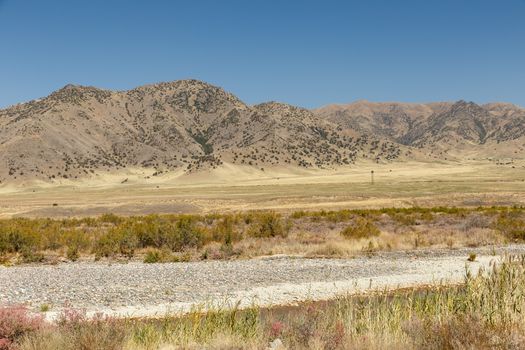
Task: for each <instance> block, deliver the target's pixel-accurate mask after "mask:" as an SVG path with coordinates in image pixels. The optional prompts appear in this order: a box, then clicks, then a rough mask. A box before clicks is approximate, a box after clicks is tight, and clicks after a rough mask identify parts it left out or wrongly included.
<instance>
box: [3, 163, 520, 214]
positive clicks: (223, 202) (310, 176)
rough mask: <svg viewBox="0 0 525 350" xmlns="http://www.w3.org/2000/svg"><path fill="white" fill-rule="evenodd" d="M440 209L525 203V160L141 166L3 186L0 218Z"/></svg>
mask: <svg viewBox="0 0 525 350" xmlns="http://www.w3.org/2000/svg"><path fill="white" fill-rule="evenodd" d="M372 171H373V172H374V173H373V175H372ZM441 205H445V206H491V205H504V206H509V205H525V161H519V160H514V161H513V162H512V163H509V164H496V163H494V162H489V161H486V162H474V161H472V162H462V163H445V162H444V163H422V162H403V163H401V162H399V163H389V164H375V163H372V162H370V163H366V162H364V163H361V164H357V165H355V166H352V167H347V168H341V169H338V170H306V169H299V168H284V167H283V168H273V169H267V170H265V171H261V170H257V169H254V168H252V167H242V166H238V165H231V164H230V165H228V164H226V165H225V166H223V167H220V168H218V169H214V170H211V171H205V172H199V173H194V174H190V175H185V174H181V173H171V174H170V173H168V174H164V175H162V176H157V177H151V176H149V175H148V173H147V170H140V169H139V170H133V171H126V172H120V173H111V174H109V173H108V174H99V175H98V176H94V177H93V178H91V179H89V180H79V181H76V182H72V181H71V182H70V181H64V182H61V183H55V184H44V183H40V184H37V183H26V184H18V185H17V186H14V185H4V186H2V187H0V218H2V217H3V218H7V217H14V216H27V217H71V216H93V215H99V214H102V213H107V212H112V213H115V214H120V215H139V214H150V213H156V214H161V213H208V212H228V211H246V210H258V209H274V210H277V211H284V212H289V211H294V210H300V209H340V208H380V207H410V206H441Z"/></svg>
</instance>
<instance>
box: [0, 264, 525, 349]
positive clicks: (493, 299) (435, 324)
mask: <svg viewBox="0 0 525 350" xmlns="http://www.w3.org/2000/svg"><path fill="white" fill-rule="evenodd" d="M524 308H525V259H524V258H523V257H520V258H506V259H505V261H504V262H503V263H502V264H500V265H497V266H496V265H494V267H493V269H492V270H491V271H488V272H481V273H480V274H479V275H476V276H473V275H471V274H469V273H468V271H467V273H466V277H465V283H464V284H462V285H460V286H455V287H445V286H440V287H434V288H430V289H423V290H421V289H410V290H402V291H397V292H393V293H386V292H385V293H381V292H380V293H377V294H372V295H369V296H365V297H355V296H354V297H343V298H340V299H337V300H335V301H331V302H323V303H307V304H304V305H301V306H298V307H287V308H276V309H269V310H267V309H258V308H251V309H248V310H237V309H224V310H215V311H212V312H208V313H202V312H200V311H199V310H198V309H195V310H193V311H192V312H191V313H189V314H187V315H184V316H180V317H173V316H171V317H168V316H166V317H165V318H162V319H156V320H141V319H124V320H116V319H112V318H107V317H102V316H99V317H96V318H95V319H87V318H86V317H85V314H84V313H83V312H82V311H78V310H66V311H64V312H63V314H62V315H61V317H60V318H59V319H58V321H57V322H56V323H54V324H50V323H46V322H44V321H43V320H42V319H40V318H38V317H36V316H31V315H30V314H29V313H28V312H27V310H25V309H23V308H16V307H15V308H13V307H11V308H4V309H0V348H2V349H27V350H29V349H32V350H36V349H38V350H42V349H87V350H91V349H159V348H160V349H203V348H209V349H266V348H268V344H270V343H273V344H279V343H282V346H281V347H280V348H281V349H348V348H352V349H385V348H388V349H401V348H403V349H422V348H424V349H472V348H473V349H516V348H523V347H524V346H525V327H524V324H523V322H522V321H523V315H522V310H523V309H524ZM275 348H278V347H275Z"/></svg>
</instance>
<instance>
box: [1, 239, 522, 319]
mask: <svg viewBox="0 0 525 350" xmlns="http://www.w3.org/2000/svg"><path fill="white" fill-rule="evenodd" d="M471 252H473V253H476V254H477V258H476V261H475V262H468V261H467V257H468V255H469V253H471ZM505 253H509V254H524V253H525V245H513V246H507V247H499V248H497V249H495V248H476V249H457V250H437V251H436V250H434V251H430V250H429V251H424V250H422V251H410V252H391V253H382V254H378V255H375V256H373V257H358V258H355V259H348V260H346V259H303V258H290V257H273V258H268V259H255V260H242V261H209V262H192V263H175V264H142V263H128V264H111V265H108V264H103V263H71V264H60V265H56V266H18V267H1V268H0V303H1V304H20V303H23V304H26V305H28V306H30V307H32V308H33V309H34V310H39V309H40V307H41V306H42V305H44V304H47V305H50V306H51V307H52V309H51V311H50V312H48V313H47V317H48V318H50V319H52V318H55V317H56V315H57V314H58V313H59V312H60V310H61V308H62V307H63V306H64V305H70V306H71V307H75V308H85V309H86V310H88V312H89V313H90V314H92V313H95V312H104V313H106V314H111V315H115V316H164V315H166V314H167V313H171V312H181V311H187V310H189V309H191V308H192V307H195V306H201V307H213V306H229V305H233V304H236V303H240V305H241V306H250V305H252V304H257V305H260V306H271V305H279V304H281V305H282V304H293V303H296V302H300V301H305V300H324V299H329V298H333V297H336V296H338V295H344V294H348V293H362V292H366V291H369V290H376V289H395V288H399V287H407V286H415V285H423V284H430V283H456V282H460V281H461V280H462V279H463V278H464V276H465V271H466V268H468V269H469V270H470V271H472V272H473V273H477V271H478V270H479V269H480V268H485V269H486V268H488V267H489V266H490V264H491V263H493V262H497V261H499V260H500V259H501V257H500V256H501V254H505ZM494 254H496V255H494Z"/></svg>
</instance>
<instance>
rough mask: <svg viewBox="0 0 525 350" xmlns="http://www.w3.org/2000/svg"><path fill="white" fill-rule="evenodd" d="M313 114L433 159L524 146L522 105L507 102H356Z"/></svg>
mask: <svg viewBox="0 0 525 350" xmlns="http://www.w3.org/2000/svg"><path fill="white" fill-rule="evenodd" d="M315 113H316V114H317V115H319V116H320V117H321V118H323V119H325V120H328V121H331V122H333V123H336V124H337V125H339V126H340V127H341V128H349V129H352V130H359V131H361V132H363V133H370V134H374V135H376V136H377V137H379V138H384V139H387V140H389V141H391V142H395V143H398V144H401V145H405V146H408V147H412V148H415V149H419V150H420V151H421V152H422V153H423V154H426V155H427V156H428V157H433V158H442V159H447V158H450V157H452V158H455V159H461V158H465V157H471V156H476V157H489V156H490V157H516V156H519V155H520V154H521V156H522V157H523V153H522V152H524V151H525V110H524V109H522V108H520V107H517V106H515V105H511V104H502V103H494V104H487V105H483V106H480V105H477V104H475V103H472V102H465V101H458V102H456V103H447V102H443V103H430V104H402V103H370V102H364V101H359V102H356V103H353V104H350V105H332V106H326V107H323V108H320V109H318V110H316V111H315Z"/></svg>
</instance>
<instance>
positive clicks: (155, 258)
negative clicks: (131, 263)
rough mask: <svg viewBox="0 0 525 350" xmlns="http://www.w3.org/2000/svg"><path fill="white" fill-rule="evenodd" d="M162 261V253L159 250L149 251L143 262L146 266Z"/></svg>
mask: <svg viewBox="0 0 525 350" xmlns="http://www.w3.org/2000/svg"><path fill="white" fill-rule="evenodd" d="M161 260H162V253H161V252H160V251H159V250H156V249H155V250H149V251H148V252H147V253H146V256H145V257H144V260H143V262H144V263H146V264H154V263H158V262H160V261H161Z"/></svg>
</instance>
